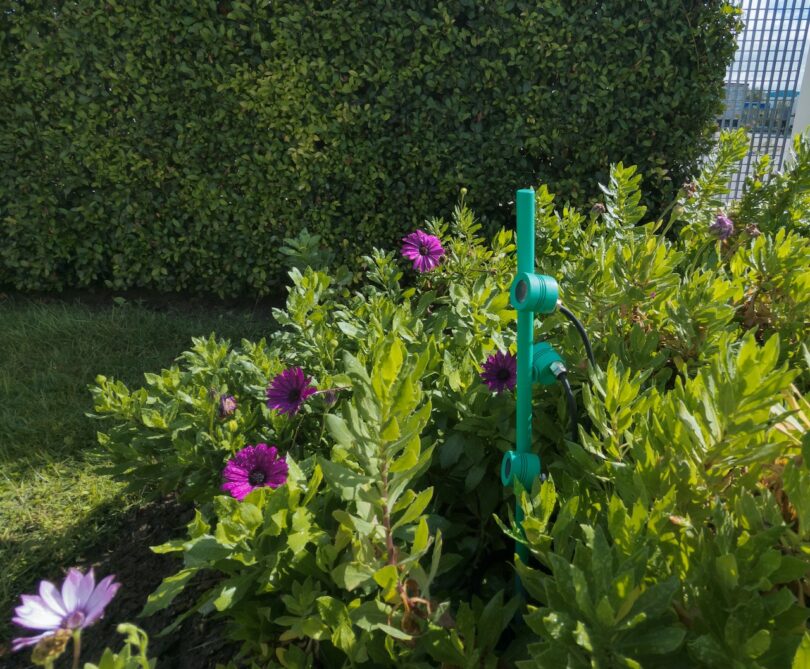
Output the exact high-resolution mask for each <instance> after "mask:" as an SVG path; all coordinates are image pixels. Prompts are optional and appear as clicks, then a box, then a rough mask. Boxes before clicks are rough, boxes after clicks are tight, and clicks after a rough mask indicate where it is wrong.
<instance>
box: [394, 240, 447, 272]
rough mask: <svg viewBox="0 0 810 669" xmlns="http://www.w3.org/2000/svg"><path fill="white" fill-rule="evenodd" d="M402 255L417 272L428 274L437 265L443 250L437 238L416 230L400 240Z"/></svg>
mask: <svg viewBox="0 0 810 669" xmlns="http://www.w3.org/2000/svg"><path fill="white" fill-rule="evenodd" d="M402 255H403V256H405V257H406V258H407V259H408V260H411V261H413V268H414V269H415V270H417V271H418V272H429V271H430V270H432V269H433V268H434V267H436V266H437V265H438V264H439V260H441V257H442V256H443V255H444V249H443V248H442V243H441V242H440V241H439V238H438V237H434V236H433V235H429V234H427V233H425V232H422V231H421V230H417V231H416V232H412V233H411V234H409V235H408V236H406V237H404V238H403V239H402Z"/></svg>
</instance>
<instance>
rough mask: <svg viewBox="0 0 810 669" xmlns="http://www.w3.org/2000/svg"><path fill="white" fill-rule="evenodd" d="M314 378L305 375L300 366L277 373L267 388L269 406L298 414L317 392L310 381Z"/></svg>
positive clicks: (283, 411) (282, 411) (269, 407)
mask: <svg viewBox="0 0 810 669" xmlns="http://www.w3.org/2000/svg"><path fill="white" fill-rule="evenodd" d="M310 381H312V378H311V377H309V376H304V370H302V369H301V368H300V367H293V368H292V369H285V370H284V371H283V372H281V374H279V375H277V376H276V377H275V378H274V379H273V380H272V381H271V383H270V387H269V388H268V389H267V408H268V409H278V410H279V411H280V412H281V413H288V414H296V413H298V411H299V410H300V409H301V407H302V406H303V405H304V402H306V401H307V398H308V397H309V396H310V395H314V394H315V393H316V392H317V389H316V388H315V386H311V385H310V384H309V382H310Z"/></svg>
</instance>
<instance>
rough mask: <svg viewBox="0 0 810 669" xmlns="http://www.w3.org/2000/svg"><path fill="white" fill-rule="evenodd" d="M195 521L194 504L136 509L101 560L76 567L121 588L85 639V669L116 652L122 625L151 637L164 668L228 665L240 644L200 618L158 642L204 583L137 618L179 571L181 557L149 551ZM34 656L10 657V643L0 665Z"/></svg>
mask: <svg viewBox="0 0 810 669" xmlns="http://www.w3.org/2000/svg"><path fill="white" fill-rule="evenodd" d="M191 516H192V507H191V506H190V505H181V504H179V503H178V502H177V501H176V500H174V499H172V498H168V499H165V500H162V501H160V502H156V503H151V504H148V505H146V506H141V507H135V508H133V509H132V511H131V512H130V513H129V514H128V515H127V516H126V517H125V518H124V519H123V522H122V523H121V528H120V530H119V531H118V533H117V535H116V542H115V544H114V545H111V546H109V548H108V550H107V552H106V553H102V554H101V555H100V557H98V558H97V559H95V560H93V561H90V562H86V563H84V564H79V565H78V566H79V568H81V569H83V570H84V569H86V568H89V567H91V566H92V567H95V571H96V575H97V578H99V579H100V578H103V577H104V576H107V575H109V574H115V575H116V578H117V580H118V581H120V582H121V583H122V586H121V588H120V590H119V591H118V594H117V595H116V597H115V599H114V600H113V601H112V603H111V604H110V605H109V606H108V607H107V611H106V613H105V615H104V618H102V619H101V621H99V622H98V623H97V624H96V625H95V626H93V627H91V628H90V629H88V630H87V631H86V632H85V634H84V636H83V638H82V662H81V666H84V663H85V662H97V661H98V660H99V659H100V657H101V654H102V652H103V650H104V648H105V647H107V646H109V647H111V648H112V649H113V650H115V651H117V650H119V649H120V647H121V645H122V640H123V637H122V636H121V635H120V634H118V633H117V632H116V629H115V628H116V627H117V625H118V623H121V622H133V623H135V624H137V625H138V626H139V627H141V628H142V629H144V630H145V631H146V632H147V633H148V634H149V655H150V657H156V658H158V662H159V664H158V666H161V667H167V668H171V669H209V668H210V669H213V668H214V667H215V666H216V664H217V663H218V662H220V663H226V662H227V661H228V660H230V659H231V658H233V657H234V656H235V655H236V653H237V652H238V650H239V648H238V645H233V644H229V643H228V642H226V641H225V640H223V639H222V638H221V637H219V635H218V631H219V630H220V629H221V624H220V623H217V622H216V621H212V620H208V619H203V618H201V617H200V616H191V617H190V618H189V619H188V620H186V621H185V622H184V623H183V624H182V625H181V626H180V627H179V628H178V629H177V630H175V631H174V632H173V633H172V634H170V635H167V636H166V637H158V633H159V632H160V631H161V630H162V629H164V628H165V627H166V626H168V625H169V624H170V623H171V622H172V621H173V620H174V619H175V618H176V616H177V615H179V614H180V613H182V612H183V611H184V610H186V608H187V607H188V606H190V605H191V604H192V603H193V602H194V601H195V600H196V599H197V597H198V596H199V595H200V592H201V589H202V588H201V586H203V585H205V584H202V583H201V584H200V586H198V587H197V588H196V589H195V588H194V587H193V584H192V586H191V587H189V588H188V589H187V591H186V592H184V593H183V594H182V595H181V596H179V597H178V598H177V599H176V600H175V602H174V604H173V605H172V606H171V607H170V608H169V609H166V610H164V611H161V612H159V613H157V614H155V615H154V616H152V617H150V618H143V619H138V617H137V616H138V613H140V611H141V609H142V608H143V605H144V604H145V603H146V598H147V596H148V595H149V594H150V593H152V592H153V591H154V590H155V588H157V586H158V585H159V584H160V582H161V580H162V579H163V578H164V577H166V576H169V575H171V574H173V573H175V572H177V571H178V570H179V568H180V566H181V561H180V559H179V558H176V557H173V556H172V555H156V554H155V553H153V552H152V551H151V550H149V547H150V546H156V545H158V544H162V543H164V542H166V541H168V540H169V539H173V538H177V537H182V536H184V535H185V527H184V526H185V524H186V523H188V521H189V520H190V519H191ZM207 585H210V583H209V584H207ZM23 632H24V631H23ZM24 635H25V636H27V634H24ZM69 653H70V649H68V652H67V653H66V654H65V656H63V657H62V658H61V660H60V661H59V662H57V663H56V666H57V667H68V666H69V665H70V660H69V658H68V655H69ZM30 657H31V653H30V650H29V651H25V650H23V651H20V652H19V653H15V654H13V655H11V654H10V653H9V652H8V646H7V645H6V644H3V645H2V646H0V665H2V666H3V667H4V669H28V668H29V667H33V665H32V664H31V662H30Z"/></svg>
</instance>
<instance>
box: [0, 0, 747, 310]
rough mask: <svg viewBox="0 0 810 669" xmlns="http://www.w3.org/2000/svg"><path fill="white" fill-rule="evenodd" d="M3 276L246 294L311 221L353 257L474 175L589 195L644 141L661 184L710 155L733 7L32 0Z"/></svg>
mask: <svg viewBox="0 0 810 669" xmlns="http://www.w3.org/2000/svg"><path fill="white" fill-rule="evenodd" d="M8 5H9V6H8V7H7V8H6V9H5V10H4V11H3V12H2V13H0V63H2V65H0V104H1V105H2V107H3V109H4V114H3V115H2V118H1V119H0V159H2V163H3V170H2V172H0V239H2V240H3V243H2V244H1V245H0V284H10V285H12V286H14V287H16V288H20V289H54V288H62V287H65V286H84V285H89V284H92V283H100V282H107V284H108V285H110V286H112V287H114V288H117V289H121V288H128V287H153V288H158V289H162V290H191V291H203V292H213V293H218V294H223V295H232V294H235V293H240V292H251V293H259V294H261V293H266V292H268V291H269V290H271V289H272V286H273V284H274V283H276V284H277V283H278V282H279V281H280V280H281V279H283V273H284V264H283V262H281V261H282V256H281V255H280V252H279V247H280V245H281V243H282V240H284V239H285V238H286V237H289V236H292V235H294V234H295V233H297V232H298V231H299V230H300V229H301V228H302V227H304V226H306V227H308V228H309V230H310V231H312V232H313V233H315V234H317V235H319V236H320V238H321V240H322V242H323V244H325V245H326V246H328V247H331V248H333V249H334V250H336V251H337V252H339V253H340V255H341V257H343V258H344V259H355V258H356V257H357V256H359V255H361V254H362V253H367V252H368V250H369V249H370V248H371V247H372V246H375V245H376V246H388V245H390V244H391V243H392V242H393V241H394V240H395V239H396V238H397V236H398V235H400V234H401V233H403V232H404V231H405V230H407V229H408V227H409V226H412V225H415V224H416V223H417V222H418V221H419V220H420V217H421V216H422V215H423V212H426V211H440V210H442V209H443V208H444V207H445V206H446V204H447V203H448V202H450V201H452V199H453V198H454V197H455V194H456V192H457V190H458V188H459V187H460V186H467V187H469V188H470V193H471V196H474V198H475V205H476V209H477V212H478V214H479V216H481V217H482V218H483V219H490V220H494V221H496V222H497V223H498V225H503V224H504V223H505V222H506V220H507V218H508V207H507V205H506V203H508V202H509V201H510V200H511V198H512V195H513V193H514V189H515V187H516V186H520V185H525V184H530V183H538V182H546V183H550V184H552V185H553V188H554V189H556V192H558V193H560V194H561V195H562V196H563V197H564V198H565V199H567V200H570V201H572V202H584V201H586V200H587V199H588V198H589V197H591V196H593V195H594V192H595V191H594V184H596V183H597V181H602V182H604V181H605V180H606V179H607V173H606V170H607V166H608V165H609V164H610V163H617V162H619V161H629V160H631V159H632V160H634V161H636V163H637V164H638V165H639V166H640V169H641V170H642V171H643V172H644V173H645V174H646V175H647V180H648V181H647V183H648V189H647V193H648V195H650V196H651V200H652V201H653V202H655V203H657V202H660V201H661V198H662V194H663V193H669V194H670V195H671V194H672V192H674V190H675V189H677V187H678V186H679V185H680V183H681V182H682V180H683V178H684V176H685V175H686V174H688V173H690V170H691V169H692V168H693V167H694V165H695V162H696V160H698V158H699V157H700V156H702V155H704V154H705V153H706V150H707V143H706V142H707V136H708V135H707V133H708V131H709V129H710V128H709V126H711V125H712V120H713V118H714V115H715V112H716V111H717V109H716V108H717V106H718V105H719V104H720V100H721V88H722V82H723V73H724V72H725V70H726V66H727V65H728V63H729V62H730V59H731V58H732V55H733V51H734V31H735V30H736V29H737V27H738V12H737V10H735V9H733V8H732V7H731V5H730V4H729V3H727V2H724V1H721V0H708V1H706V2H688V3H684V2H682V0H665V1H658V2H655V3H639V2H637V1H636V0H611V1H610V2H603V3H598V4H597V5H596V6H594V4H593V3H584V2H583V3H571V2H562V1H561V0H541V1H535V2H524V1H518V2H515V1H514V0H498V1H497V2H487V3H475V2H469V1H467V0H452V1H450V2H439V3H428V4H427V5H426V4H425V3H421V2H412V1H408V2H397V3H390V2H362V3H358V2H354V1H353V2H328V3H324V2H314V1H313V0H304V1H296V2H265V3H246V2H238V1H236V0H221V1H219V2H217V1H215V0H189V1H188V2H182V3H178V2H174V1H167V0H160V1H156V2H148V3H124V2H121V1H120V0H106V1H105V2H103V3H99V2H96V1H95V0H78V1H75V2H60V3H54V2H45V1H43V0H38V1H37V2H16V1H12V2H10V3H8Z"/></svg>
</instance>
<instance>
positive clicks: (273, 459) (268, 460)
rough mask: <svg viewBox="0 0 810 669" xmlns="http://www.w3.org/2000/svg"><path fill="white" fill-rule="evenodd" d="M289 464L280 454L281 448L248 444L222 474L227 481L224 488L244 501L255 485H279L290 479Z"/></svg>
mask: <svg viewBox="0 0 810 669" xmlns="http://www.w3.org/2000/svg"><path fill="white" fill-rule="evenodd" d="M288 471H289V469H288V467H287V463H286V461H285V460H283V459H282V458H279V457H278V449H277V448H276V447H275V446H268V445H267V444H256V445H255V446H245V447H244V448H243V449H242V450H241V451H239V452H238V453H237V454H236V455H234V456H233V457H232V458H231V459H230V460H228V464H227V465H225V469H223V470H222V476H223V477H224V478H225V483H223V484H222V487H221V490H223V491H225V492H227V493H229V494H230V495H231V497H235V498H236V499H238V500H239V501H241V500H243V499H244V498H245V497H246V496H247V495H248V493H249V492H250V491H251V490H253V489H254V488H261V487H263V486H269V487H270V488H278V487H279V486H281V485H284V484H285V483H286V481H287V472H288Z"/></svg>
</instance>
